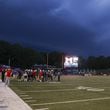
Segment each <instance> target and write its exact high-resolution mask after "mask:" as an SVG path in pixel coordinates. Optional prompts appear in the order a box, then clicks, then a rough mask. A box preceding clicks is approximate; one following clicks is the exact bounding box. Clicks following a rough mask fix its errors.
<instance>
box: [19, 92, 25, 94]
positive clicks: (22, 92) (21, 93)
mask: <svg viewBox="0 0 110 110" xmlns="http://www.w3.org/2000/svg"><path fill="white" fill-rule="evenodd" d="M18 94H20V95H23V94H26V93H24V92H20V93H18Z"/></svg>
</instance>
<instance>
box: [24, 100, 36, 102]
mask: <svg viewBox="0 0 110 110" xmlns="http://www.w3.org/2000/svg"><path fill="white" fill-rule="evenodd" d="M25 102H36V100H26V101H25Z"/></svg>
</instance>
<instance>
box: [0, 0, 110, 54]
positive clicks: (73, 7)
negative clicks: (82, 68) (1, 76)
mask: <svg viewBox="0 0 110 110" xmlns="http://www.w3.org/2000/svg"><path fill="white" fill-rule="evenodd" d="M0 40H6V41H9V42H12V43H16V42H17V43H20V44H22V45H25V46H29V47H32V48H34V49H37V48H38V47H42V48H44V49H49V50H58V51H63V52H66V53H71V54H73V55H84V56H88V55H106V56H109V55H110V48H109V47H110V0H0Z"/></svg>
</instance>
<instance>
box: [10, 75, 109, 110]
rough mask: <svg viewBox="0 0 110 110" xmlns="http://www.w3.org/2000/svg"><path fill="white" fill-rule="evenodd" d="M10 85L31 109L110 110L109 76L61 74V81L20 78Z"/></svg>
mask: <svg viewBox="0 0 110 110" xmlns="http://www.w3.org/2000/svg"><path fill="white" fill-rule="evenodd" d="M10 87H11V88H12V89H13V90H14V91H15V92H16V93H17V94H18V95H19V96H20V97H21V98H22V99H23V100H24V101H25V102H26V103H28V104H29V105H30V106H31V107H32V108H33V110H110V76H88V77H85V76H62V77H61V82H57V81H56V82H35V81H34V82H22V81H21V82H20V81H17V80H14V79H12V80H11V85H10Z"/></svg>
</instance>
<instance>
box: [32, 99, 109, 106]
mask: <svg viewBox="0 0 110 110" xmlns="http://www.w3.org/2000/svg"><path fill="white" fill-rule="evenodd" d="M109 99H110V97H102V98H93V99H83V100H73V101H63V102H52V103H41V104H31V105H32V106H37V105H54V104H68V103H77V102H79V103H80V102H88V101H100V100H109Z"/></svg>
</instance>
